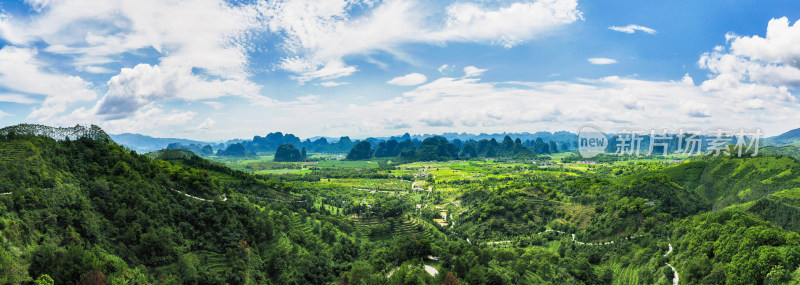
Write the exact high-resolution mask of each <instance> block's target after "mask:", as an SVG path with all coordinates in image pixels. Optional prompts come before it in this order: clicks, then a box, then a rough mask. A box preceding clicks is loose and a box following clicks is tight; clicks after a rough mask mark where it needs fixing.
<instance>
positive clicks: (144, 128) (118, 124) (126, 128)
mask: <svg viewBox="0 0 800 285" xmlns="http://www.w3.org/2000/svg"><path fill="white" fill-rule="evenodd" d="M196 115H197V112H193V111H180V110H171V111H165V110H163V109H161V108H160V107H157V106H156V105H155V104H150V105H148V106H145V107H143V108H139V109H137V110H136V111H134V112H133V113H132V114H131V115H130V116H128V117H125V118H120V119H103V118H100V116H98V115H97V114H96V112H95V110H93V109H86V108H83V107H81V108H78V109H75V110H74V111H72V112H71V113H70V114H67V115H65V116H62V117H59V118H57V119H54V120H53V121H52V122H51V123H52V124H56V125H65V126H70V125H75V124H97V125H99V126H100V127H101V128H103V130H104V131H106V132H107V133H111V134H120V133H151V132H153V131H160V130H162V129H168V130H169V133H173V134H174V133H175V131H176V130H177V129H180V128H189V129H190V128H192V126H191V125H188V123H189V122H191V121H192V119H194V117H195V116H196Z"/></svg>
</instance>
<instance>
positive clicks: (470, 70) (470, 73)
mask: <svg viewBox="0 0 800 285" xmlns="http://www.w3.org/2000/svg"><path fill="white" fill-rule="evenodd" d="M484 72H486V69H480V68H477V67H474V66H471V65H470V66H467V67H464V77H477V76H481V75H483V73H484Z"/></svg>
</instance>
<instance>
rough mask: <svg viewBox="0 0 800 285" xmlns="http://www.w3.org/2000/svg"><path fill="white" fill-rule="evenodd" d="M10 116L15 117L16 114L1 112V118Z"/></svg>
mask: <svg viewBox="0 0 800 285" xmlns="http://www.w3.org/2000/svg"><path fill="white" fill-rule="evenodd" d="M8 116H14V114H11V113H6V112H3V111H2V110H0V118H3V117H8Z"/></svg>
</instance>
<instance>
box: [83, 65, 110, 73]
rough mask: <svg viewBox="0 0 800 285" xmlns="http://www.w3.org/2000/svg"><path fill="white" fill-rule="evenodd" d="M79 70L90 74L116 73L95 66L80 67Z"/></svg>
mask: <svg viewBox="0 0 800 285" xmlns="http://www.w3.org/2000/svg"><path fill="white" fill-rule="evenodd" d="M78 70H80V71H85V72H88V73H114V71H113V70H111V69H110V68H107V67H102V66H95V65H87V66H79V67H78Z"/></svg>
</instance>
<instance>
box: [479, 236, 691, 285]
mask: <svg viewBox="0 0 800 285" xmlns="http://www.w3.org/2000/svg"><path fill="white" fill-rule="evenodd" d="M548 232H555V233H559V234H566V232H562V231H556V230H545V231H543V232H540V233H537V235H540V234H544V233H548ZM571 236H572V242H574V243H576V244H581V245H612V244H614V241H607V242H599V243H590V242H581V241H576V240H575V234H571ZM643 236H644V235H638V236H630V237H625V239H624V240H631V239H635V238H640V237H643ZM620 241H623V239H619V240H617V242H620ZM487 244H488V243H487ZM667 245H669V250H667V253H664V257H667V256H668V255H669V254H670V253H672V242H670V241H667ZM664 264H666V265H667V266H669V268H670V269H672V274H673V277H672V285H678V282H679V281H680V277H679V276H678V270H676V269H675V267H674V266H672V264H670V263H669V262H665V263H664Z"/></svg>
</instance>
